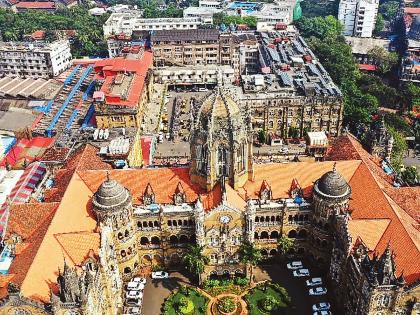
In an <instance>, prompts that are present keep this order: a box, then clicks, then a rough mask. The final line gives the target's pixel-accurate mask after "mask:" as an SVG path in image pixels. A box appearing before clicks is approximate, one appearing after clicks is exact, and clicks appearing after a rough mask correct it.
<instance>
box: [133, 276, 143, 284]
mask: <svg viewBox="0 0 420 315" xmlns="http://www.w3.org/2000/svg"><path fill="white" fill-rule="evenodd" d="M131 282H139V283H141V284H143V285H146V278H142V277H134V278H133V279H131Z"/></svg>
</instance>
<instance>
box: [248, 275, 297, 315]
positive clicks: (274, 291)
mask: <svg viewBox="0 0 420 315" xmlns="http://www.w3.org/2000/svg"><path fill="white" fill-rule="evenodd" d="M245 301H246V302H247V304H248V308H249V314H250V315H267V314H271V315H274V314H276V315H277V314H279V315H280V314H286V310H287V309H288V307H289V306H290V304H291V299H290V297H289V295H288V294H287V291H286V289H285V288H283V287H281V286H280V285H278V284H275V283H262V284H260V285H258V286H257V287H255V288H254V289H252V290H251V291H249V293H248V294H247V295H246V296H245Z"/></svg>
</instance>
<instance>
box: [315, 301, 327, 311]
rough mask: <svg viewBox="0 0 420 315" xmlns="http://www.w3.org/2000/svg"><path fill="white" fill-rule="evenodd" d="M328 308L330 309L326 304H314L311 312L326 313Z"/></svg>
mask: <svg viewBox="0 0 420 315" xmlns="http://www.w3.org/2000/svg"><path fill="white" fill-rule="evenodd" d="M330 308H331V305H330V303H328V302H321V303H316V304H314V305H312V310H313V311H314V312H316V311H328V310H329V309H330Z"/></svg>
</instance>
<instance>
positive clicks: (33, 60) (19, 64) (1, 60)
mask: <svg viewBox="0 0 420 315" xmlns="http://www.w3.org/2000/svg"><path fill="white" fill-rule="evenodd" d="M71 62H72V55H71V52H70V43H69V41H68V40H57V41H54V42H52V43H32V42H1V43H0V76H5V75H10V76H16V77H25V78H51V77H55V76H57V75H59V74H60V73H62V72H63V71H64V70H66V69H68V68H69V67H70V66H71Z"/></svg>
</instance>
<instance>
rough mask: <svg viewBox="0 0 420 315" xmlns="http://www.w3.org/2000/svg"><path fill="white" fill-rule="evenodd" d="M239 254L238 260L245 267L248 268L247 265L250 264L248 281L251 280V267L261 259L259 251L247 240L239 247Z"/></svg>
mask: <svg viewBox="0 0 420 315" xmlns="http://www.w3.org/2000/svg"><path fill="white" fill-rule="evenodd" d="M239 255H240V261H241V262H242V263H244V264H246V266H247V269H248V266H250V273H249V278H250V281H251V282H252V280H253V279H252V278H253V269H254V267H255V266H256V265H257V264H258V263H259V262H260V261H261V260H262V254H261V251H260V250H259V249H258V248H256V247H255V245H254V244H252V243H249V242H244V243H243V244H242V245H241V248H240V250H239Z"/></svg>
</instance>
